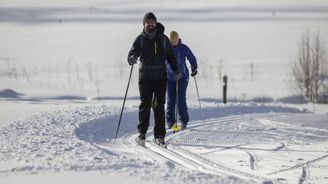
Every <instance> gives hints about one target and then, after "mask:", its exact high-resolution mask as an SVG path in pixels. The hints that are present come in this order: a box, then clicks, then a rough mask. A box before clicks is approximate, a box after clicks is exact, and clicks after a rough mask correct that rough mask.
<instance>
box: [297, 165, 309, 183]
mask: <svg viewBox="0 0 328 184" xmlns="http://www.w3.org/2000/svg"><path fill="white" fill-rule="evenodd" d="M308 172H309V170H308V168H307V167H306V166H305V167H302V174H301V177H300V179H299V181H298V184H303V183H304V182H305V181H306V179H307V177H308V176H309V173H308Z"/></svg>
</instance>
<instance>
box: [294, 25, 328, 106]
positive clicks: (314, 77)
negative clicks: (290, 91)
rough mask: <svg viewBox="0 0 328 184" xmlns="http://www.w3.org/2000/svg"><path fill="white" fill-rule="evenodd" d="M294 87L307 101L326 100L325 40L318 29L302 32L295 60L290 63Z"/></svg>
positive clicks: (327, 88) (327, 72)
mask: <svg viewBox="0 0 328 184" xmlns="http://www.w3.org/2000/svg"><path fill="white" fill-rule="evenodd" d="M292 77H293V81H294V84H295V87H296V89H297V90H298V91H299V92H300V93H301V94H302V95H303V97H304V99H306V100H307V101H309V102H324V103H325V102H327V101H328V99H327V98H326V97H327V96H328V84H327V83H328V82H327V80H328V57H327V48H326V42H325V40H324V38H323V36H322V35H321V34H320V31H319V30H318V31H317V32H316V33H315V34H313V36H312V37H311V36H310V33H309V31H307V33H306V34H302V38H301V43H300V44H299V49H298V55H297V60H295V61H294V62H293V64H292Z"/></svg>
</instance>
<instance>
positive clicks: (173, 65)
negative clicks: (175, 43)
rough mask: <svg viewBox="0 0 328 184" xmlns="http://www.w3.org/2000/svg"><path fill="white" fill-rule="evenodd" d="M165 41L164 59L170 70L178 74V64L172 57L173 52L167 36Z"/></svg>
mask: <svg viewBox="0 0 328 184" xmlns="http://www.w3.org/2000/svg"><path fill="white" fill-rule="evenodd" d="M165 39H166V43H167V44H166V48H165V49H166V58H167V62H168V63H169V65H170V66H171V69H172V70H173V72H175V73H178V72H179V70H178V62H177V58H176V57H175V55H174V52H173V48H172V45H171V42H170V40H169V39H168V37H167V36H165Z"/></svg>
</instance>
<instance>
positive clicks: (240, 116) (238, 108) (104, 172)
mask: <svg viewBox="0 0 328 184" xmlns="http://www.w3.org/2000/svg"><path fill="white" fill-rule="evenodd" d="M194 104H195V105H192V104H190V105H189V106H190V109H189V112H190V114H191V122H190V124H189V126H188V127H189V128H188V129H187V130H186V131H182V132H179V133H175V134H172V132H170V131H168V133H167V137H166V140H167V142H168V148H167V149H163V148H161V147H157V146H156V145H155V144H153V143H152V139H153V138H152V127H150V128H149V131H148V134H147V142H146V147H147V148H143V147H140V146H137V145H136V143H135V141H134V139H135V137H136V136H137V132H136V125H137V116H138V113H137V112H138V107H137V106H136V105H133V104H130V105H127V107H126V109H125V113H124V116H123V121H122V124H121V128H120V131H119V136H118V139H116V140H113V138H114V135H115V132H116V127H117V121H118V117H119V112H120V108H119V106H111V105H109V106H108V105H85V106H80V107H75V108H72V109H69V110H57V111H53V112H51V113H48V112H42V113H38V114H35V115H30V116H28V117H26V118H23V119H21V120H17V121H14V122H12V123H10V124H9V125H4V126H2V127H1V128H0V132H1V134H0V140H1V141H0V145H1V156H0V160H1V167H0V181H1V180H2V181H3V182H4V183H10V182H11V181H12V182H13V183H19V181H21V178H26V179H31V180H29V181H31V182H33V183H34V181H36V180H38V179H35V178H37V176H40V177H39V183H42V182H44V180H43V179H42V178H44V177H45V176H47V175H50V177H52V178H61V176H62V175H64V178H65V176H66V178H69V180H68V181H70V180H72V181H74V182H78V183H80V182H79V181H80V180H79V179H78V178H79V177H77V176H76V175H77V173H80V174H81V175H85V174H87V175H89V176H90V177H92V176H94V175H97V177H98V179H97V180H96V181H97V182H99V183H106V182H108V181H106V178H111V176H113V180H115V179H116V180H115V181H117V182H123V183H133V182H134V181H135V180H133V179H132V178H136V179H137V180H140V181H139V182H140V183H147V182H150V183H154V182H159V183H161V182H163V183H164V182H165V183H166V182H170V183H171V182H174V183H204V182H206V183H262V182H268V181H272V182H278V183H279V182H282V183H284V182H286V183H294V182H299V181H300V178H302V176H303V175H304V180H307V181H311V182H314V183H321V182H327V178H326V177H325V174H323V173H325V172H326V169H327V166H328V165H327V164H328V162H327V159H326V157H328V146H327V145H328V144H327V141H328V125H327V119H328V117H327V115H318V114H312V113H308V112H306V111H304V110H298V109H295V108H289V107H286V106H278V105H274V106H271V105H259V104H253V103H232V104H228V105H223V104H216V103H208V104H206V103H205V104H204V109H203V110H204V111H203V113H204V116H205V117H206V120H205V122H203V121H202V120H201V118H200V117H201V115H200V113H199V110H198V108H197V105H196V104H197V103H194ZM311 117H312V118H311ZM306 119H308V121H306ZM298 120H303V121H302V124H300V122H299V121H298ZM314 120H315V121H314ZM316 122H319V124H316V126H315V127H314V126H313V124H315V123H316ZM152 125H153V122H152V123H151V126H152ZM318 126H320V127H318ZM309 173H311V174H309ZM16 176H17V178H16ZM99 177H101V178H103V181H102V180H99ZM33 178H34V179H33ZM129 178H130V179H129ZM124 179H126V180H124ZM61 180H64V179H59V180H58V181H61ZM84 182H86V181H84ZM36 183H38V182H36Z"/></svg>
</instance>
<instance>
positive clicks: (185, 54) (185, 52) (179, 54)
mask: <svg viewBox="0 0 328 184" xmlns="http://www.w3.org/2000/svg"><path fill="white" fill-rule="evenodd" d="M173 52H174V54H175V57H176V58H177V62H178V69H179V71H180V73H181V74H182V79H184V80H188V79H189V70H188V67H187V65H186V58H187V59H188V61H189V63H190V65H191V68H192V69H197V67H198V65H197V60H196V57H195V56H194V54H193V53H192V51H191V50H190V48H189V47H188V46H187V45H185V44H183V43H182V42H181V39H180V40H179V44H178V45H177V46H173ZM166 67H167V71H168V72H167V79H168V80H171V81H175V78H174V74H173V70H172V68H171V66H170V65H169V64H168V62H166Z"/></svg>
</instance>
